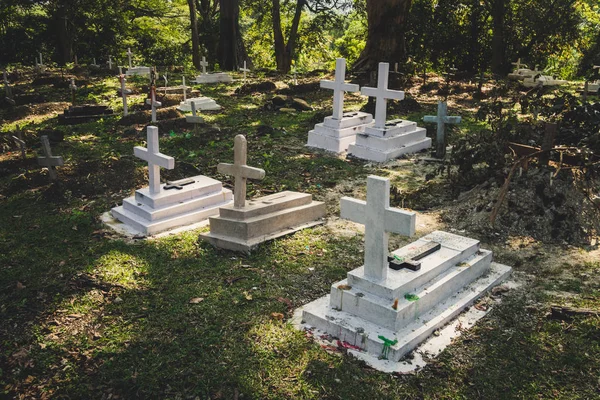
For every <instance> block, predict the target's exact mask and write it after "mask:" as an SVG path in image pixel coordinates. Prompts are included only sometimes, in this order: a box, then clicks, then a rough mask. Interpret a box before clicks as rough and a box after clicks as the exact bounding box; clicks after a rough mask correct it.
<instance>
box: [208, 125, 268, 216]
mask: <svg viewBox="0 0 600 400" xmlns="http://www.w3.org/2000/svg"><path fill="white" fill-rule="evenodd" d="M247 152H248V143H247V141H246V138H245V137H244V135H237V136H236V137H235V140H234V146H233V164H225V163H221V164H219V165H217V171H219V173H221V174H223V175H232V176H233V179H234V181H235V188H234V190H233V206H234V207H235V208H244V206H245V205H246V181H247V180H248V179H258V180H261V179H263V178H264V177H265V170H264V169H260V168H254V167H249V166H247V165H246V162H247V160H248V154H247Z"/></svg>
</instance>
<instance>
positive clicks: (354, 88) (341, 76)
mask: <svg viewBox="0 0 600 400" xmlns="http://www.w3.org/2000/svg"><path fill="white" fill-rule="evenodd" d="M345 79H346V60H345V59H343V58H338V59H337V60H335V80H333V81H327V80H322V81H321V87H322V88H324V89H331V90H333V119H336V120H341V119H342V117H343V115H344V94H345V92H358V91H359V90H360V88H359V86H358V85H354V84H350V83H346V81H345Z"/></svg>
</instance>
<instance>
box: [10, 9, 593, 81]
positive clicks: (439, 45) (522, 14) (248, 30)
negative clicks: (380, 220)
mask: <svg viewBox="0 0 600 400" xmlns="http://www.w3.org/2000/svg"><path fill="white" fill-rule="evenodd" d="M372 1H374V0H272V1H258V0H229V1H225V0H187V1H186V0H134V1H126V0H69V1H67V0H49V1H40V0H5V1H2V2H1V3H0V66H2V67H6V66H7V65H17V64H21V65H32V64H33V63H34V59H35V57H36V56H37V53H38V52H42V54H44V57H45V60H51V61H52V62H55V63H57V64H58V65H62V64H65V63H67V62H72V61H73V59H74V57H75V56H77V57H78V60H79V62H80V63H91V61H92V59H93V58H96V59H97V60H99V61H102V62H104V61H106V60H107V58H108V55H111V56H112V57H113V59H117V60H118V61H119V62H120V63H121V64H124V62H125V52H126V50H127V48H128V47H131V48H132V50H133V51H134V53H135V55H136V56H135V57H136V62H137V63H145V64H149V65H163V66H164V65H184V66H186V67H191V66H192V40H191V39H192V30H191V26H190V10H191V7H190V5H191V3H194V4H193V5H194V6H195V7H194V11H195V14H196V24H197V26H198V39H199V52H200V54H201V55H204V56H206V58H207V59H208V60H209V62H211V64H213V65H215V66H216V67H218V66H219V61H220V60H219V55H218V52H219V51H218V47H219V46H218V44H219V42H220V40H223V39H224V38H223V37H222V36H224V35H223V29H222V27H221V29H220V25H219V22H220V21H219V19H220V17H221V15H222V14H223V15H224V14H226V13H224V12H222V11H223V10H224V8H225V7H226V8H229V7H237V8H239V17H238V16H237V15H238V14H236V13H233V14H231V13H229V14H230V15H236V18H238V19H239V21H238V23H239V29H240V32H241V43H242V46H243V47H245V49H244V54H243V58H244V59H248V61H249V62H250V63H251V64H252V65H253V66H254V68H267V69H276V68H277V69H280V70H282V71H283V72H287V71H286V69H287V70H289V66H288V68H286V67H285V66H282V65H281V62H279V63H278V61H277V60H278V57H279V56H278V53H281V52H283V51H289V54H288V55H287V56H288V57H289V58H290V59H291V62H292V63H294V64H295V66H296V68H297V69H298V70H300V71H306V70H314V69H319V68H331V67H332V66H333V64H334V60H335V58H336V57H345V58H346V59H347V60H348V62H349V64H353V63H354V62H355V61H356V60H357V59H358V58H359V57H360V55H361V52H362V51H363V49H364V46H365V43H366V41H367V28H368V27H367V12H368V9H369V3H370V2H372ZM407 1H408V3H412V5H411V8H410V11H409V15H408V16H407V19H406V29H405V33H406V54H405V55H403V56H404V57H403V59H401V60H397V59H389V60H380V61H389V62H394V61H396V62H398V61H400V62H401V64H403V62H404V61H407V60H410V61H412V63H407V64H406V65H412V66H413V67H412V69H413V70H414V67H415V66H416V67H418V68H419V69H422V68H424V67H425V68H429V69H434V70H439V71H441V70H444V69H445V68H447V67H449V66H451V65H454V66H456V67H457V68H458V69H459V70H461V71H465V72H469V73H471V74H473V75H475V74H479V73H481V72H485V71H490V70H491V71H493V72H497V73H500V72H506V71H508V70H509V69H510V68H511V65H510V63H511V61H515V60H516V59H517V58H521V59H522V60H525V61H526V62H527V63H528V64H531V65H530V67H533V66H534V65H538V66H539V67H540V69H545V70H547V71H548V72H550V73H553V74H556V75H559V76H561V77H563V78H575V77H582V76H585V75H587V74H589V73H590V71H591V67H592V65H594V64H600V29H599V28H600V5H599V3H598V2H597V1H596V0H552V1H548V0H519V1H517V0H464V1H456V0H395V1H391V2H390V3H394V2H397V3H404V4H406V2H407ZM237 8H236V10H237ZM275 10H277V11H278V12H277V13H275V12H274V11H275ZM276 14H277V15H276ZM274 17H277V18H279V20H280V21H279V22H280V24H279V25H278V26H279V27H280V30H281V35H282V38H283V40H284V42H283V45H286V46H287V48H285V47H283V46H282V47H281V48H280V49H277V48H276V47H277V46H275V45H274V44H275V42H276V41H275V39H274V38H275V37H277V34H278V32H277V31H278V29H277V28H276V26H277V24H276V23H275V22H274V21H275V20H274ZM294 25H296V27H295V26H294ZM290 46H291V49H290ZM280 55H281V54H280ZM390 58H393V57H390ZM280 61H281V60H280Z"/></svg>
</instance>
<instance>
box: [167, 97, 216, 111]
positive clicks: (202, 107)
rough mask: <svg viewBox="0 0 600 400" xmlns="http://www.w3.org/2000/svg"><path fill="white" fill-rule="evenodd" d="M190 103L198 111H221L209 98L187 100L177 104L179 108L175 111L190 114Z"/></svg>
mask: <svg viewBox="0 0 600 400" xmlns="http://www.w3.org/2000/svg"><path fill="white" fill-rule="evenodd" d="M192 103H194V105H195V106H196V110H198V111H213V110H220V109H221V106H220V105H218V104H217V102H216V101H214V100H213V99H211V98H209V97H194V98H191V99H187V100H186V101H182V102H181V103H179V107H177V109H178V110H179V111H181V112H192Z"/></svg>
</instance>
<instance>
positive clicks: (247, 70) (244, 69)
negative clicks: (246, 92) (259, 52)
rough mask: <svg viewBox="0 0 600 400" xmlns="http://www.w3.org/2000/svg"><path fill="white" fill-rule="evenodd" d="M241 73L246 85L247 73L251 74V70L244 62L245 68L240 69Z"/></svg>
mask: <svg viewBox="0 0 600 400" xmlns="http://www.w3.org/2000/svg"><path fill="white" fill-rule="evenodd" d="M240 71H242V72H243V73H244V83H246V73H247V72H250V70H249V69H248V68H246V61H244V67H243V68H240Z"/></svg>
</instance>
